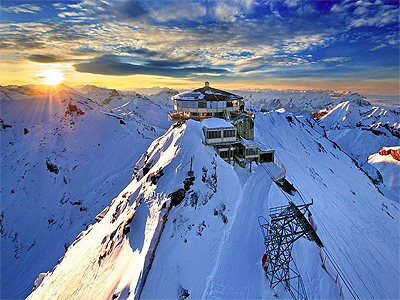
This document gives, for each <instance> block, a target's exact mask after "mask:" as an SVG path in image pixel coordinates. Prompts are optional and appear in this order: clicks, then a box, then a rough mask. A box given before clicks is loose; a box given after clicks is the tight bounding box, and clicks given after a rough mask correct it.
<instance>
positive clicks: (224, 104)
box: [218, 101, 226, 108]
mask: <svg viewBox="0 0 400 300" xmlns="http://www.w3.org/2000/svg"><path fill="white" fill-rule="evenodd" d="M225 107H226V102H225V101H218V108H225Z"/></svg>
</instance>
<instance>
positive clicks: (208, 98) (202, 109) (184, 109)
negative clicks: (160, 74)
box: [169, 81, 245, 121]
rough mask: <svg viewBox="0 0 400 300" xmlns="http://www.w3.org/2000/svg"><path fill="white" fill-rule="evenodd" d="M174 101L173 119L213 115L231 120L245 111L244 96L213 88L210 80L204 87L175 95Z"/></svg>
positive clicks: (170, 113)
mask: <svg viewBox="0 0 400 300" xmlns="http://www.w3.org/2000/svg"><path fill="white" fill-rule="evenodd" d="M172 101H173V102H174V110H173V111H170V112H169V117H170V118H171V120H173V121H182V120H186V119H194V120H198V121H202V120H204V119H207V118H212V117H214V118H223V119H227V120H229V119H231V118H235V117H237V116H239V115H240V114H243V113H245V110H244V100H243V97H242V96H239V95H235V94H232V93H229V92H225V91H222V90H218V89H215V88H212V87H210V83H209V82H208V81H206V82H205V84H204V87H202V88H199V89H195V90H193V91H191V92H184V93H181V94H178V95H176V96H173V97H172Z"/></svg>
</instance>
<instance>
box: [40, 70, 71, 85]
mask: <svg viewBox="0 0 400 300" xmlns="http://www.w3.org/2000/svg"><path fill="white" fill-rule="evenodd" d="M36 77H37V78H39V79H40V80H41V83H42V84H45V85H52V86H54V85H57V84H60V83H62V82H63V81H64V80H65V78H64V75H63V73H62V72H61V71H60V70H58V69H46V70H43V71H41V72H39V73H37V75H36Z"/></svg>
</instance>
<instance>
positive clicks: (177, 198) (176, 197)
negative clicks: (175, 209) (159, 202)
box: [168, 189, 186, 206]
mask: <svg viewBox="0 0 400 300" xmlns="http://www.w3.org/2000/svg"><path fill="white" fill-rule="evenodd" d="M185 195H186V191H185V190H184V189H179V190H177V191H175V192H173V193H171V194H169V195H168V197H169V198H171V206H177V205H179V204H180V203H181V202H182V201H183V199H185Z"/></svg>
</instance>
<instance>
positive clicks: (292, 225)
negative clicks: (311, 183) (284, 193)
mask: <svg viewBox="0 0 400 300" xmlns="http://www.w3.org/2000/svg"><path fill="white" fill-rule="evenodd" d="M312 204H313V203H312V202H311V203H308V204H304V205H300V206H296V205H295V204H294V203H293V202H292V201H289V205H285V206H278V207H273V208H271V209H270V210H269V217H270V222H268V221H267V219H265V218H264V217H262V216H260V217H259V218H258V223H259V225H260V228H261V232H262V235H263V238H264V244H265V248H266V252H265V254H264V256H263V268H264V271H265V274H266V276H267V278H268V280H269V282H270V288H271V289H272V288H275V287H276V286H277V285H278V284H279V283H282V284H283V286H284V288H285V290H286V291H288V292H289V293H290V294H291V295H292V297H293V299H296V300H305V299H307V294H306V290H305V288H304V284H303V280H302V279H301V276H300V273H299V271H298V269H297V266H296V264H295V262H294V260H293V257H292V248H293V244H294V242H295V241H297V240H298V239H300V238H301V237H306V238H307V239H308V240H310V241H313V242H315V243H316V244H317V245H318V247H320V248H322V247H324V245H323V244H322V242H321V240H320V238H319V237H318V235H317V233H316V232H315V230H314V228H313V227H312V226H311V224H310V223H309V222H308V220H307V218H306V217H305V216H304V214H305V212H307V211H308V212H309V210H308V207H309V206H310V205H312Z"/></svg>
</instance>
